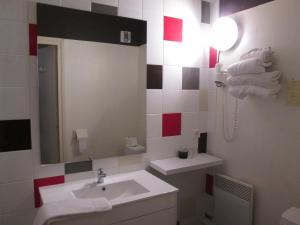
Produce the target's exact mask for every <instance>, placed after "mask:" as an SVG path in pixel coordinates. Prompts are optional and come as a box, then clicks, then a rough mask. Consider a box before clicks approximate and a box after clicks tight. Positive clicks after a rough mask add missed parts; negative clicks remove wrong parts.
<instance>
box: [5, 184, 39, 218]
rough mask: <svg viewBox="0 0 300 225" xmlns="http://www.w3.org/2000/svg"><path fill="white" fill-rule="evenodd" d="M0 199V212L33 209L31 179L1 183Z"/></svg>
mask: <svg viewBox="0 0 300 225" xmlns="http://www.w3.org/2000/svg"><path fill="white" fill-rule="evenodd" d="M0 199H1V201H0V213H2V214H3V213H10V212H22V211H24V210H30V209H33V208H34V198H33V181H32V180H28V181H23V182H14V183H8V184H1V185H0Z"/></svg>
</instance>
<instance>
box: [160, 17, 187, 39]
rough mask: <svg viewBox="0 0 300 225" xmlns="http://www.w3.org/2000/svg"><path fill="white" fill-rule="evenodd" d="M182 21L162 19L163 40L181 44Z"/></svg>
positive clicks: (169, 18) (168, 18) (171, 18)
mask: <svg viewBox="0 0 300 225" xmlns="http://www.w3.org/2000/svg"><path fill="white" fill-rule="evenodd" d="M182 27H183V21H182V19H177V18H173V17H168V16H165V17H164V40H166V41H177V42H182Z"/></svg>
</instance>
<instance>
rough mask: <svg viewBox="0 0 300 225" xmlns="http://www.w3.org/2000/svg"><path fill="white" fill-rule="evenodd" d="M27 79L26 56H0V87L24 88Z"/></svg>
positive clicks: (27, 83) (27, 82)
mask: <svg viewBox="0 0 300 225" xmlns="http://www.w3.org/2000/svg"><path fill="white" fill-rule="evenodd" d="M28 79H29V77H28V56H17V55H0V87H25V86H28V85H29V81H28Z"/></svg>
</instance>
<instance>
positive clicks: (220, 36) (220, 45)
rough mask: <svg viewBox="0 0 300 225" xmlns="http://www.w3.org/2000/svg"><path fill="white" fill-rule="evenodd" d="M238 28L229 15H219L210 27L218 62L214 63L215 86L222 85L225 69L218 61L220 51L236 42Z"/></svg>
mask: <svg viewBox="0 0 300 225" xmlns="http://www.w3.org/2000/svg"><path fill="white" fill-rule="evenodd" d="M238 37H239V29H238V26H237V23H236V22H235V21H234V20H233V19H231V18H229V17H221V18H219V19H217V20H216V22H215V23H214V25H213V27H212V36H211V39H212V43H211V45H212V47H213V48H215V49H216V50H218V51H219V52H218V60H217V61H218V63H217V64H216V72H217V78H216V81H215V83H216V86H217V87H224V86H225V83H224V79H225V74H226V71H223V70H222V67H223V65H222V64H221V63H219V58H220V53H221V52H222V51H227V50H229V49H231V48H232V47H233V46H234V45H235V43H236V42H237V40H238Z"/></svg>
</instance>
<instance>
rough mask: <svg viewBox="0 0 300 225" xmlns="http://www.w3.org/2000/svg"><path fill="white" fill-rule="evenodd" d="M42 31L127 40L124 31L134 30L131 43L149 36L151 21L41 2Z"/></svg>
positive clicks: (79, 37) (75, 37) (89, 38)
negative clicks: (122, 37)
mask: <svg viewBox="0 0 300 225" xmlns="http://www.w3.org/2000/svg"><path fill="white" fill-rule="evenodd" d="M37 24H38V35H39V36H47V37H57V38H65V39H73V40H83V41H94V42H104V43H112V44H123V43H121V42H120V31H130V32H131V40H132V41H131V43H130V44H126V45H132V46H140V45H143V44H145V43H146V40H147V22H146V21H143V20H136V19H130V18H125V17H118V16H111V15H104V14H99V13H94V12H87V11H82V10H76V9H70V8H64V7H58V6H52V5H46V4H40V3H38V4H37Z"/></svg>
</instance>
